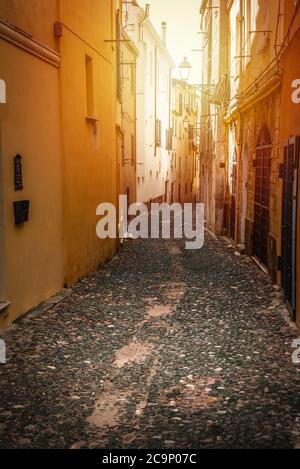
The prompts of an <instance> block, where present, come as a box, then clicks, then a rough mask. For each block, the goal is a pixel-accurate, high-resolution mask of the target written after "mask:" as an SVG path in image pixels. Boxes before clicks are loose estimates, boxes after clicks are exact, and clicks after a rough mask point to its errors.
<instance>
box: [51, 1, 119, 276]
mask: <svg viewBox="0 0 300 469" xmlns="http://www.w3.org/2000/svg"><path fill="white" fill-rule="evenodd" d="M111 6H112V5H111V1H110V0H102V1H101V2H95V1H93V0H90V1H87V2H81V1H79V0H74V1H73V0H72V2H70V1H68V0H62V1H61V11H60V15H61V16H60V19H61V21H62V23H63V25H64V26H63V34H62V37H61V41H60V49H61V56H62V63H61V69H60V84H61V104H62V128H63V149H64V159H63V166H64V249H65V281H66V283H67V284H73V283H74V282H75V281H76V280H77V279H78V278H80V277H81V276H83V275H84V274H85V273H87V272H90V271H92V270H95V269H97V268H98V267H99V265H101V264H103V262H105V260H107V259H108V258H110V257H112V256H113V255H114V253H115V248H116V241H115V240H104V241H103V240H99V239H98V238H97V237H96V223H97V217H96V207H97V206H98V204H100V203H101V202H111V203H115V202H116V171H117V169H116V145H115V112H116V101H115V99H116V98H115V96H116V93H115V86H116V85H115V51H114V48H113V46H112V43H106V42H104V41H105V40H110V39H112V21H111V19H112V10H111ZM86 57H89V59H91V60H92V70H93V72H92V75H93V86H92V88H93V96H94V99H93V101H94V106H93V110H92V111H91V110H90V109H88V107H87V91H86V86H87V85H86V83H87V77H86ZM88 114H93V116H92V117H96V118H97V119H99V122H94V121H92V122H91V121H88V120H87V119H86V117H87V116H88Z"/></svg>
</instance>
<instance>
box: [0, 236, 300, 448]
mask: <svg viewBox="0 0 300 469" xmlns="http://www.w3.org/2000/svg"><path fill="white" fill-rule="evenodd" d="M285 311H286V310H285V306H284V304H283V302H282V299H281V293H280V292H278V291H277V289H276V287H273V286H272V284H271V281H270V280H269V277H268V276H267V275H265V274H264V273H263V272H262V271H261V270H259V269H258V268H257V266H256V265H255V264H254V263H253V262H252V261H251V260H250V259H249V258H247V257H246V256H245V257H244V256H239V255H238V254H237V253H236V252H235V250H234V248H233V247H232V245H231V244H229V242H228V241H227V240H226V239H225V238H215V237H213V236H212V235H211V234H209V233H207V235H206V243H205V247H204V248H203V249H201V250H199V251H196V252H195V251H194V252H189V251H186V250H185V249H184V244H183V241H175V240H167V241H166V240H149V241H145V240H144V241H142V240H136V241H126V242H125V244H124V245H123V247H122V248H121V250H120V252H119V255H118V256H117V257H115V258H114V259H113V260H112V261H111V262H110V263H108V264H107V265H106V267H105V268H104V269H101V270H99V271H98V272H97V273H96V274H93V275H90V276H88V277H85V278H84V279H83V280H81V281H80V282H79V283H78V284H77V285H76V286H75V287H74V289H73V291H72V292H70V293H69V294H68V295H66V297H65V298H64V299H63V300H62V301H61V302H59V303H58V304H57V305H56V306H54V307H53V308H50V309H48V310H47V311H45V312H42V313H40V314H38V312H33V313H30V314H29V315H25V316H23V317H22V318H21V319H19V320H18V321H16V322H15V323H14V325H13V326H12V328H11V329H10V330H8V331H7V332H6V333H5V335H4V337H5V341H6V344H7V353H8V356H7V360H8V361H7V365H6V367H5V368H4V367H1V368H0V407H1V410H0V421H1V423H0V433H1V438H0V442H1V443H0V445H1V447H2V448H6V447H10V448H48V447H52V448H105V447H106V448H107V447H110V448H143V447H147V448H158V447H159V448H173V447H174V448H175V447H180V448H186V449H189V448H198V447H202V448H224V447H226V448H272V447H273V448H274V447H276V448H279V447H280V448H294V447H299V446H300V380H299V373H300V366H299V365H295V364H293V362H292V358H291V356H292V353H293V348H292V343H293V340H294V339H295V334H296V333H295V332H293V329H292V328H291V326H290V325H289V324H288V321H287V320H286V313H285ZM8 429H9V431H7V430H8Z"/></svg>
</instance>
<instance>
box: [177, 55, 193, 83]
mask: <svg viewBox="0 0 300 469" xmlns="http://www.w3.org/2000/svg"><path fill="white" fill-rule="evenodd" d="M178 68H179V72H180V77H181V80H182V81H188V80H189V77H190V72H191V68H192V66H191V64H190V62H189V61H188V59H187V57H184V59H183V61H182V62H181V64H180V65H179V67H178Z"/></svg>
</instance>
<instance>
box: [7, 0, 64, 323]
mask: <svg viewBox="0 0 300 469" xmlns="http://www.w3.org/2000/svg"><path fill="white" fill-rule="evenodd" d="M2 3H3V2H1V5H0V6H2ZM0 57H1V61H0V76H1V78H2V79H4V80H5V81H6V86H7V103H6V104H2V105H0V131H1V142H0V161H1V174H0V186H1V193H0V198H2V203H1V208H3V212H2V210H1V220H0V224H1V225H2V232H3V242H2V245H1V247H0V249H1V252H0V258H1V265H0V270H2V276H0V277H2V288H0V292H1V297H0V301H9V302H11V306H10V307H9V309H8V313H9V316H8V318H7V319H5V320H4V319H3V316H2V315H1V317H0V328H1V327H4V326H6V325H8V324H9V323H10V322H11V321H12V320H14V319H16V318H17V317H18V316H20V315H21V314H23V313H24V312H26V311H27V310H28V309H30V308H31V307H33V306H34V305H36V304H38V303H39V302H41V301H42V300H44V299H45V298H47V297H49V296H50V295H52V294H53V293H55V292H57V290H59V289H60V288H61V287H62V285H63V239H62V231H61V224H62V172H61V161H62V155H61V135H60V121H59V81H58V70H57V68H56V67H54V66H52V65H49V64H48V63H46V62H44V61H42V60H40V59H39V58H36V57H34V56H33V55H31V54H29V53H27V52H24V51H22V50H21V49H19V48H17V47H16V46H14V45H11V44H9V43H8V42H6V41H5V40H2V39H0ZM18 153H19V154H20V155H21V156H22V157H23V183H24V189H23V190H22V191H20V192H15V191H14V178H13V158H14V156H15V155H16V154H18ZM23 199H29V200H30V204H31V205H30V215H29V222H28V223H25V224H24V225H23V226H18V227H16V226H15V225H14V217H13V202H14V201H16V200H23Z"/></svg>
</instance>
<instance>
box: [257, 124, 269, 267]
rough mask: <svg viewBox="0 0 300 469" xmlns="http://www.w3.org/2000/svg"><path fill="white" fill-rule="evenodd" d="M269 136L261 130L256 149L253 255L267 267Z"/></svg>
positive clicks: (265, 131)
mask: <svg viewBox="0 0 300 469" xmlns="http://www.w3.org/2000/svg"><path fill="white" fill-rule="evenodd" d="M271 143H272V142H271V136H270V133H269V131H268V129H267V128H266V127H264V128H263V130H262V132H261V134H260V137H259V140H258V146H257V148H256V158H255V162H254V167H255V200H254V226H253V254H254V256H255V257H257V258H258V259H259V260H260V262H261V263H262V264H264V265H265V266H268V237H269V230H270V179H271V154H272V144H271Z"/></svg>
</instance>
